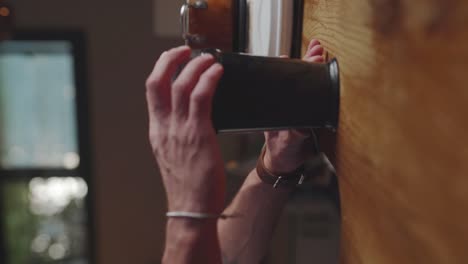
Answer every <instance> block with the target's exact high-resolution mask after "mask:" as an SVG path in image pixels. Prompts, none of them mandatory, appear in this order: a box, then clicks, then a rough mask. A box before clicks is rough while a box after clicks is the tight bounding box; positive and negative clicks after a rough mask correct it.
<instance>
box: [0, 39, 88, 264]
mask: <svg viewBox="0 0 468 264" xmlns="http://www.w3.org/2000/svg"><path fill="white" fill-rule="evenodd" d="M10 39H11V40H18V41H67V42H69V43H70V44H71V45H72V49H73V50H72V54H73V62H74V65H73V66H74V77H75V78H74V79H75V80H74V84H75V92H76V101H75V102H76V103H75V110H76V111H75V113H76V121H77V126H76V127H77V135H78V139H77V140H78V153H79V156H80V164H79V166H78V167H77V168H75V169H71V170H68V169H64V168H46V167H43V168H27V169H3V168H1V167H0V197H3V196H4V193H3V190H4V188H3V187H4V185H5V183H6V182H8V181H18V180H28V179H32V178H34V177H44V178H48V177H70V176H71V177H81V178H82V179H83V180H84V181H85V182H86V184H87V185H88V193H87V195H86V197H85V206H86V207H85V210H86V214H87V225H86V233H87V241H86V242H87V245H86V248H87V253H88V256H87V257H88V261H89V262H88V263H90V264H93V263H96V261H95V259H96V253H95V252H96V244H95V232H94V230H95V222H94V214H93V212H94V188H93V187H94V186H93V184H92V166H91V160H92V157H91V145H90V144H91V139H90V124H91V120H90V115H89V108H90V106H89V102H90V98H89V94H88V80H87V74H86V73H87V71H86V70H87V69H88V65H87V61H86V54H87V52H86V35H85V33H84V32H82V31H80V30H17V31H16V32H14V34H13V36H12V37H11V38H10ZM4 210H5V208H4V205H3V203H2V202H0V263H7V262H6V261H7V260H8V256H7V254H8V252H7V248H6V243H7V242H6V234H5V230H4V228H5V223H4V219H5V217H4V214H5V211H4Z"/></svg>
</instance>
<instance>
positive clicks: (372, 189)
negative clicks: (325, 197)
mask: <svg viewBox="0 0 468 264" xmlns="http://www.w3.org/2000/svg"><path fill="white" fill-rule="evenodd" d="M467 26H468V2H466V1H462V0H431V1H423V0H305V14H304V31H303V37H304V43H303V45H306V44H307V42H308V40H310V38H312V37H314V38H318V39H319V40H321V41H322V43H323V45H324V46H325V48H326V49H327V50H328V51H329V52H331V53H332V54H334V55H335V56H336V57H337V58H338V60H339V62H340V66H341V78H342V89H341V92H342V95H341V103H342V105H341V111H340V124H339V129H338V133H337V138H336V140H337V143H336V150H335V151H336V153H335V154H336V163H337V167H338V172H339V178H340V194H341V197H342V246H341V248H342V250H341V259H342V262H343V263H392V264H394V263H467V261H468V250H467V246H468V224H467V223H468V107H467V103H468V81H467V79H466V77H467V76H468V30H467Z"/></svg>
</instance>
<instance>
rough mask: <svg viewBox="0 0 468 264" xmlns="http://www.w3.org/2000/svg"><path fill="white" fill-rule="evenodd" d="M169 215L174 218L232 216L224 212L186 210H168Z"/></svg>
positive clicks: (223, 217)
mask: <svg viewBox="0 0 468 264" xmlns="http://www.w3.org/2000/svg"><path fill="white" fill-rule="evenodd" d="M166 216H167V217H172V218H194V219H217V218H221V219H226V218H228V217H230V216H228V215H224V214H205V213H194V212H184V211H175V212H167V213H166Z"/></svg>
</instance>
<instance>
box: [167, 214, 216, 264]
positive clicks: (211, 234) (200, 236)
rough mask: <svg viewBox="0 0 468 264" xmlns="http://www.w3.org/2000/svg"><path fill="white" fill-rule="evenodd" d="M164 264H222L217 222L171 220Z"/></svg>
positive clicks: (168, 227) (168, 226) (168, 223)
mask: <svg viewBox="0 0 468 264" xmlns="http://www.w3.org/2000/svg"><path fill="white" fill-rule="evenodd" d="M163 263H171V264H173V263H174V264H182V263H183V264H185V263H207V264H220V263H221V256H220V248H219V243H218V234H217V230H216V220H214V219H204V220H197V219H182V218H174V219H172V218H171V219H169V220H168V222H167V227H166V248H165V250H164V256H163Z"/></svg>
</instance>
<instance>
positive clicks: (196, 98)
mask: <svg viewBox="0 0 468 264" xmlns="http://www.w3.org/2000/svg"><path fill="white" fill-rule="evenodd" d="M208 97H209V95H208V93H206V92H194V93H192V94H191V95H190V100H191V101H192V102H193V103H195V104H201V103H204V102H205V101H206V100H207V99H208Z"/></svg>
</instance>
